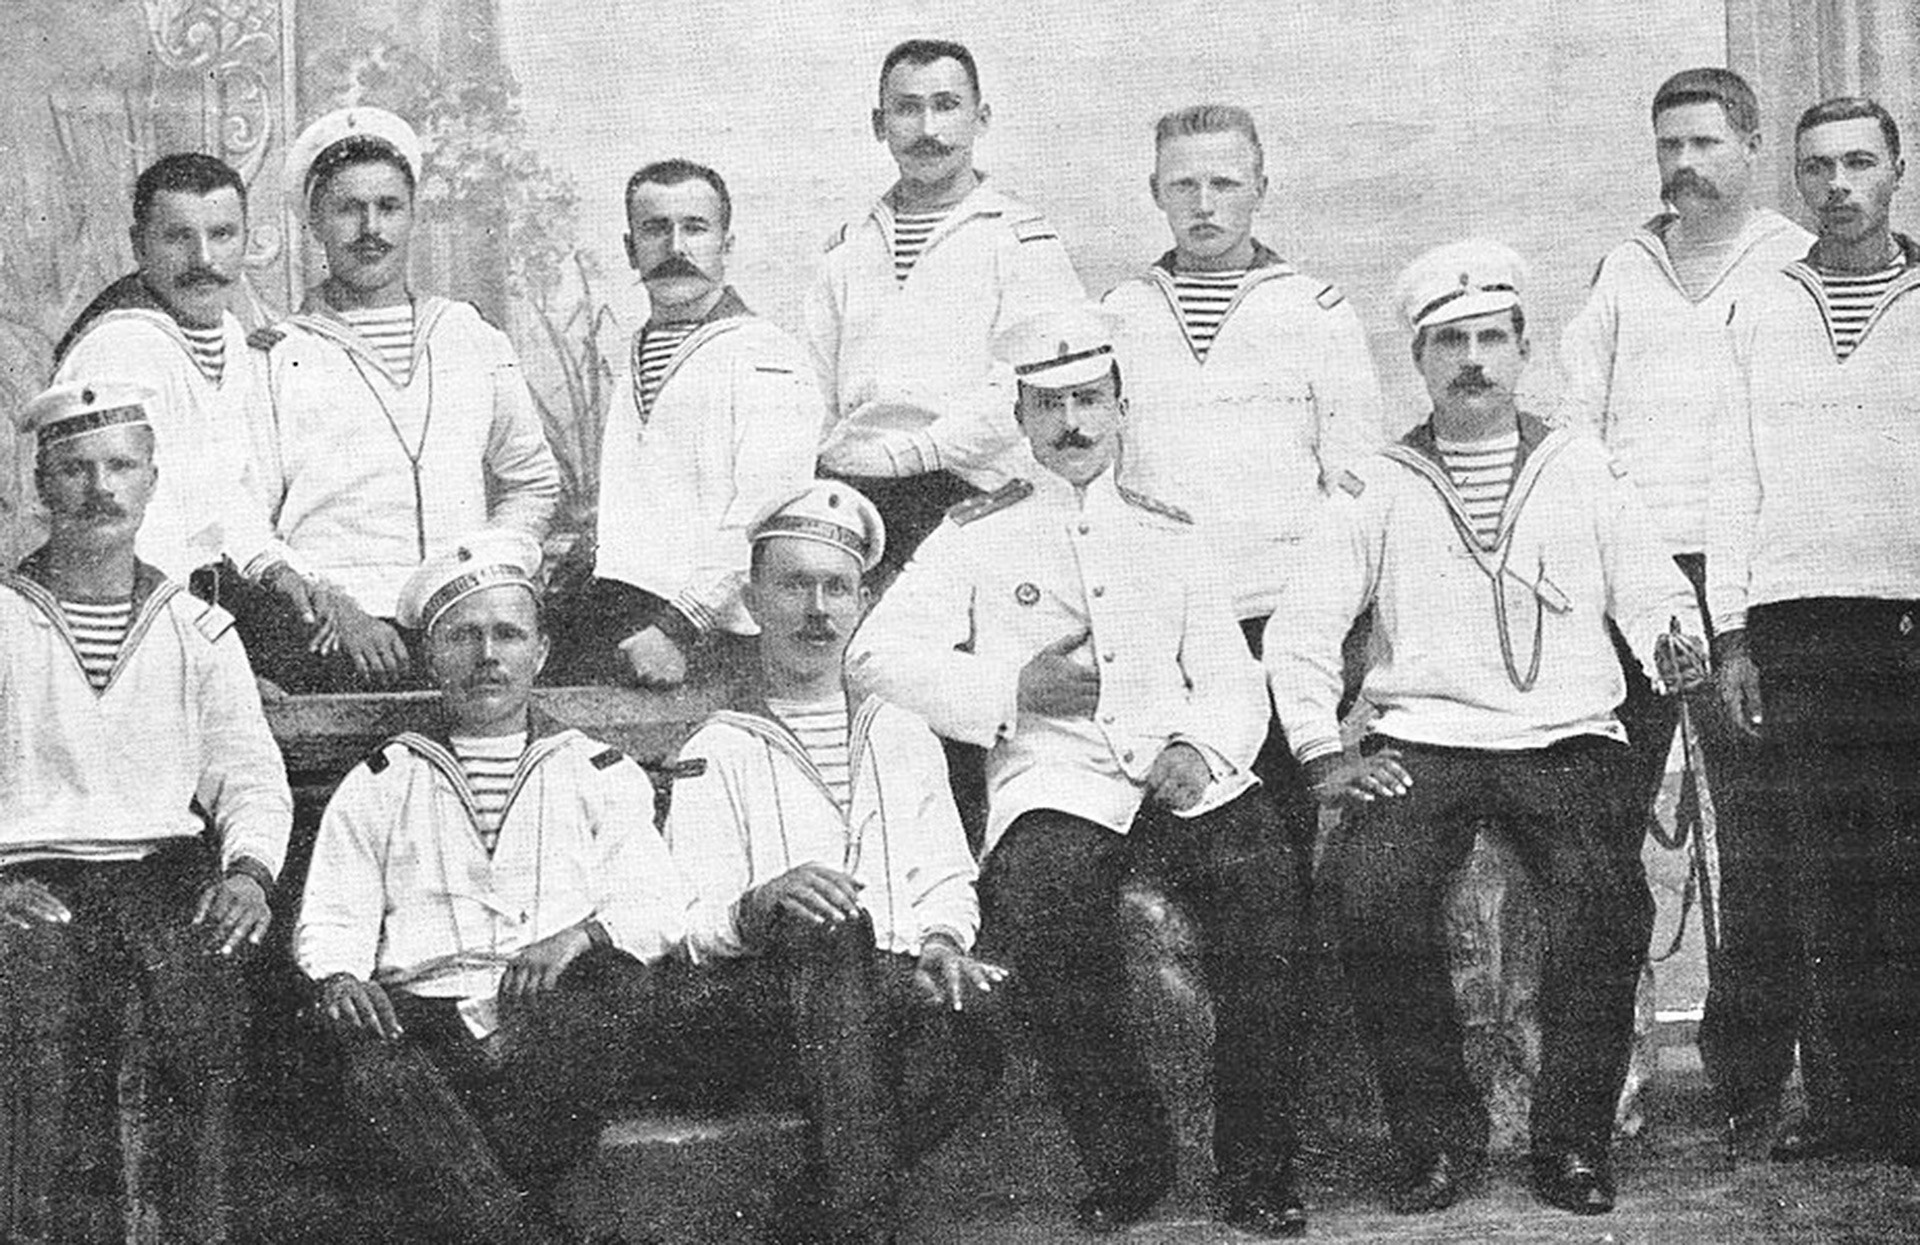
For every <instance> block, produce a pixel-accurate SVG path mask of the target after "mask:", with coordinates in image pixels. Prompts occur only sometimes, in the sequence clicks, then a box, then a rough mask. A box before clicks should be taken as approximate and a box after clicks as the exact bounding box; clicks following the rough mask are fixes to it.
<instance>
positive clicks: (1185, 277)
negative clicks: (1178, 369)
mask: <svg viewBox="0 0 1920 1245" xmlns="http://www.w3.org/2000/svg"><path fill="white" fill-rule="evenodd" d="M1246 276H1247V270H1246V269H1245V268H1239V269H1235V270H1233V271H1231V272H1176V273H1174V274H1173V296H1174V301H1175V302H1177V303H1178V304H1179V305H1180V328H1181V329H1182V331H1184V332H1185V333H1186V335H1187V344H1188V345H1190V346H1192V347H1193V354H1194V357H1195V358H1197V359H1200V360H1203V361H1204V360H1205V359H1206V357H1207V351H1209V350H1211V349H1213V338H1214V335H1215V334H1217V333H1218V332H1219V331H1220V321H1221V320H1222V319H1224V318H1225V316H1226V314H1227V305H1228V304H1230V303H1231V302H1233V298H1234V295H1236V294H1238V293H1239V292H1240V283H1241V282H1242V281H1244V280H1246Z"/></svg>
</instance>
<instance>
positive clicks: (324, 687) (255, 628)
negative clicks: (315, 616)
mask: <svg viewBox="0 0 1920 1245" xmlns="http://www.w3.org/2000/svg"><path fill="white" fill-rule="evenodd" d="M191 586H192V588H193V592H194V595H196V596H198V597H200V598H201V599H203V600H206V601H210V602H212V603H213V604H215V605H218V606H219V607H220V608H221V609H223V610H225V611H227V612H228V613H229V614H232V615H233V619H234V629H235V630H236V631H238V632H239V634H240V640H241V643H243V644H245V645H246V648H247V660H248V662H249V663H250V664H251V665H252V666H253V672H254V673H255V674H256V675H259V676H260V677H261V678H263V679H271V680H273V682H274V683H275V684H277V685H278V686H279V687H280V688H281V690H283V691H286V692H290V693H294V694H315V693H325V692H365V691H371V690H373V689H372V687H371V685H370V684H368V683H367V681H366V680H365V679H363V678H361V677H360V673H359V671H357V670H355V669H354V666H353V661H352V659H350V658H349V657H348V656H347V655H346V654H345V653H344V652H333V653H329V654H327V655H325V656H322V655H320V654H318V653H313V652H309V651H308V649H307V641H308V639H309V638H310V636H309V632H308V627H307V625H306V624H305V623H304V622H302V621H300V619H299V617H298V616H297V615H296V614H295V613H294V612H293V609H292V607H291V606H289V605H288V604H287V601H286V598H284V597H282V596H281V595H280V594H279V593H277V592H274V591H272V590H271V589H267V588H262V587H260V586H259V585H258V584H254V583H251V582H249V581H248V580H247V579H246V578H245V577H244V576H242V575H241V574H240V572H239V571H237V570H235V569H234V567H233V564H232V563H231V562H222V563H216V564H215V565H212V566H204V567H201V568H200V569H199V570H197V571H195V572H194V573H193V577H192V583H191ZM360 604H361V606H362V607H363V608H365V606H366V603H365V602H361V603H360ZM373 612H374V611H373V610H371V609H369V610H368V613H373ZM375 617H379V615H377V614H375ZM385 621H386V622H387V624H388V625H389V626H391V627H393V628H395V629H396V630H397V631H399V633H400V640H401V642H402V643H403V644H405V645H406V647H407V653H408V655H409V656H410V657H411V658H413V661H412V663H411V667H410V669H409V670H408V671H406V672H405V673H404V674H403V675H402V676H401V679H400V681H399V682H398V683H396V684H394V685H393V686H392V687H388V688H384V689H382V690H385V691H396V692H403V691H419V690H422V689H424V688H427V687H430V686H432V683H431V680H430V678H429V675H428V671H427V664H426V662H425V660H423V659H422V656H421V648H420V646H421V643H422V641H423V639H424V637H423V636H421V634H420V633H419V632H417V631H410V630H408V629H406V628H404V627H401V626H400V625H399V624H398V623H396V622H394V621H393V620H392V619H391V618H389V619H386V620H385Z"/></svg>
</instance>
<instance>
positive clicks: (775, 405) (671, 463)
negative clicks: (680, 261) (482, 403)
mask: <svg viewBox="0 0 1920 1245" xmlns="http://www.w3.org/2000/svg"><path fill="white" fill-rule="evenodd" d="M632 347H633V350H632V353H633V354H634V356H635V357H634V358H633V359H632V360H631V361H630V362H629V364H628V365H627V366H626V367H625V369H624V370H623V372H622V374H621V376H620V377H619V379H618V380H617V381H616V382H615V383H614V387H613V396H612V400H611V401H610V403H609V404H608V407H607V422H606V427H605V429H604V431H603V432H602V434H601V448H600V508H599V527H598V540H597V542H596V544H597V550H598V552H597V554H596V555H595V557H596V560H595V563H594V574H596V575H598V576H600V577H601V578H603V579H615V580H619V581H620V582H621V583H626V584H632V585H633V586H634V587H636V588H643V589H645V590H646V591H648V592H651V593H653V594H654V595H655V596H657V597H660V598H662V599H663V600H666V601H668V602H671V603H672V605H673V606H674V608H675V609H677V610H679V611H680V612H681V613H682V614H684V615H686V617H687V619H688V621H690V622H691V623H693V625H694V626H695V627H697V628H699V629H700V630H702V631H709V630H714V629H719V630H722V631H731V632H734V633H736V634H740V635H751V634H753V633H754V632H755V631H756V630H757V629H756V628H755V627H754V625H753V620H752V619H751V618H749V617H748V616H747V611H746V608H745V607H744V606H743V605H742V604H741V603H740V589H741V587H742V586H743V585H744V584H745V583H746V577H747V564H748V548H747V524H748V523H750V522H751V521H752V520H753V518H754V516H755V515H757V514H758V513H759V512H760V511H761V510H762V509H763V508H765V507H767V506H770V505H773V504H776V503H778V502H781V501H785V500H787V499H788V498H790V497H792V496H793V495H795V494H796V493H798V492H800V490H802V489H803V488H805V487H806V485H807V482H808V481H809V480H811V479H813V461H814V454H815V451H816V447H817V446H818V444H819V440H820V425H821V423H822V421H823V418H824V409H823V407H822V405H821V400H820V390H819V387H818V386H817V385H816V384H815V383H814V376H813V367H812V365H811V364H810V363H809V362H808V361H807V358H806V355H805V353H804V352H803V351H802V350H801V348H800V344H799V343H798V342H796V341H795V340H794V339H793V338H791V337H789V336H788V335H787V334H786V333H785V332H783V331H782V330H780V329H779V328H777V327H775V326H774V325H773V324H772V323H771V322H769V321H767V320H763V319H761V318H760V317H758V316H756V315H753V314H752V313H750V312H749V311H748V310H747V308H746V306H745V304H743V303H741V301H740V300H739V299H738V298H737V297H735V296H734V295H733V292H732V291H731V290H729V291H728V292H727V295H726V297H725V298H724V299H723V300H722V301H721V303H720V305H719V306H717V307H716V308H715V309H714V314H713V315H712V316H710V317H709V318H708V319H707V321H706V322H705V323H703V324H702V325H701V326H700V327H699V328H698V329H696V330H694V332H693V333H692V334H691V335H690V336H688V338H687V339H686V340H685V341H683V342H682V343H680V347H679V349H678V350H676V351H674V354H673V358H672V359H671V360H670V361H669V362H668V363H667V370H666V374H665V376H664V377H663V379H662V381H661V384H660V392H659V395H658V396H657V397H656V398H655V399H654V402H653V408H652V410H651V411H650V412H648V413H645V414H643V413H642V411H641V409H640V396H639V386H638V384H637V381H636V379H635V377H636V374H637V373H638V371H639V361H638V357H637V356H638V351H639V347H640V337H639V335H638V334H636V335H635V336H634V338H633V342H632Z"/></svg>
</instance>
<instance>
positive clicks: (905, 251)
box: [893, 207, 953, 283]
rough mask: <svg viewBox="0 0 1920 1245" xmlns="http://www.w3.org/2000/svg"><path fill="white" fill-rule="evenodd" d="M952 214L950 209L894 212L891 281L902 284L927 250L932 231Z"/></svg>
mask: <svg viewBox="0 0 1920 1245" xmlns="http://www.w3.org/2000/svg"><path fill="white" fill-rule="evenodd" d="M952 214H953V209H952V208H950V207H944V208H936V209H934V210H933V211H931V212H895V213H894V214H893V279H894V280H895V281H897V282H902V283H904V282H905V281H906V279H907V274H908V273H910V272H912V271H913V266H914V264H915V263H917V262H919V259H920V256H921V254H922V253H923V252H924V251H925V250H926V249H927V239H929V238H931V237H933V231H934V230H936V229H938V228H939V227H940V222H941V221H943V220H945V219H947V217H948V216H950V215H952Z"/></svg>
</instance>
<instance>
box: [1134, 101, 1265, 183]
mask: <svg viewBox="0 0 1920 1245" xmlns="http://www.w3.org/2000/svg"><path fill="white" fill-rule="evenodd" d="M1189 134H1244V135H1246V136H1247V141H1248V142H1250V143H1252V144H1253V167H1254V169H1255V170H1256V171H1264V170H1265V168H1266V164H1267V153H1266V149H1265V148H1263V147H1261V145H1260V131H1259V130H1258V129H1256V128H1255V127H1254V124H1253V114H1252V113H1250V112H1248V111H1247V110H1246V109H1244V108H1242V107H1240V106H1239V105H1238V104H1190V105H1188V106H1187V107H1185V108H1179V109H1175V110H1174V111H1173V112H1170V113H1168V114H1167V115H1166V116H1164V117H1161V118H1160V119H1159V120H1158V121H1156V122H1154V123H1153V149H1154V150H1155V151H1156V152H1157V151H1159V150H1160V148H1161V147H1163V146H1165V145H1166V144H1167V143H1168V142H1170V141H1172V140H1173V139H1176V138H1185V137H1186V136H1187V135H1189Z"/></svg>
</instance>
